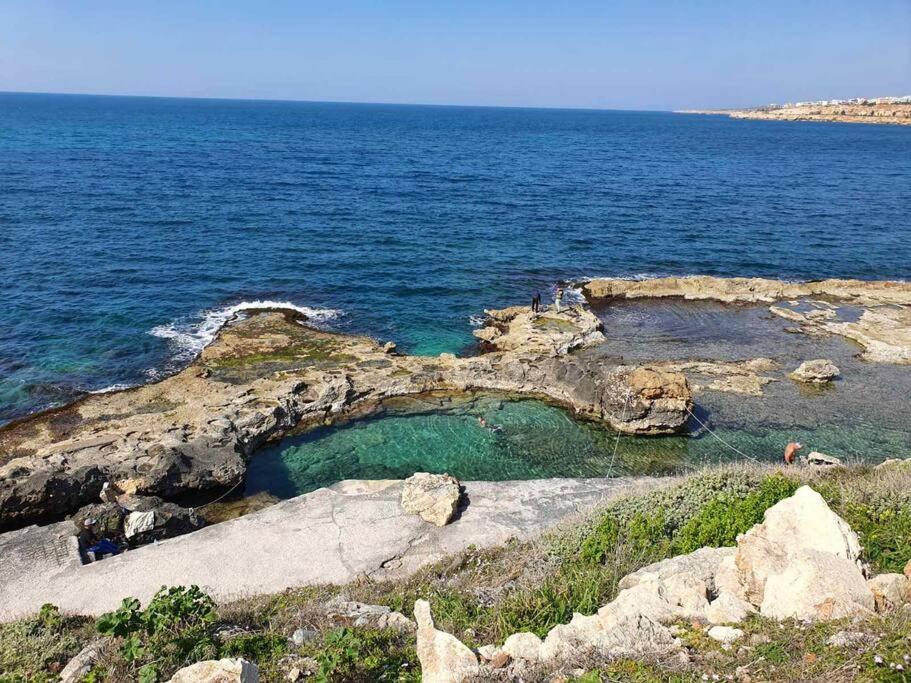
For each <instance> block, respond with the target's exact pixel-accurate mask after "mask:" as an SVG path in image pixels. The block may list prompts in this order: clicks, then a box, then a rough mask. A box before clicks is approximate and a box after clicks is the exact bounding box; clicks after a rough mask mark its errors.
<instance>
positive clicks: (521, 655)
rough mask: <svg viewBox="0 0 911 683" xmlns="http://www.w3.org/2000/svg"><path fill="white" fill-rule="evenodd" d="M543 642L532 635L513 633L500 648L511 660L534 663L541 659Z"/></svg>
mask: <svg viewBox="0 0 911 683" xmlns="http://www.w3.org/2000/svg"><path fill="white" fill-rule="evenodd" d="M543 645H544V642H543V641H542V640H541V639H540V638H538V636H536V635H535V634H534V633H513V634H512V635H511V636H509V638H507V639H506V642H505V643H503V647H502V648H501V649H502V650H503V652H505V653H506V654H508V655H509V656H510V657H512V658H513V659H521V660H526V661H531V662H535V661H537V660H538V659H540V658H541V647H542V646H543Z"/></svg>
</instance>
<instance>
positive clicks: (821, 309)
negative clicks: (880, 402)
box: [583, 276, 911, 365]
mask: <svg viewBox="0 0 911 683" xmlns="http://www.w3.org/2000/svg"><path fill="white" fill-rule="evenodd" d="M583 290H584V292H585V295H586V296H587V297H588V298H589V299H590V300H596V299H649V298H653V299H658V298H667V297H679V298H683V299H692V300H713V301H721V302H724V303H770V304H773V305H772V306H770V307H769V311H770V312H771V313H773V314H775V315H777V316H779V317H781V318H784V319H786V320H789V321H791V322H794V323H796V327H794V328H793V329H792V330H790V331H793V332H801V333H804V334H821V335H826V334H834V335H838V336H841V337H845V338H846V339H850V340H852V341H854V342H856V343H858V344H859V345H860V346H861V347H863V349H864V351H863V358H864V359H865V360H868V361H872V362H878V363H895V364H903V365H907V364H911V283H909V282H898V281H866V280H817V281H813V282H784V281H782V280H769V279H765V278H742V277H733V278H719V277H710V276H693V277H666V278H654V279H650V280H621V279H615V278H607V279H596V280H591V281H589V282H587V283H585V284H584V285H583ZM778 302H787V303H786V304H784V305H775V304H777V303H778ZM833 302H834V303H833ZM836 304H839V305H836ZM840 304H844V305H846V306H851V307H859V308H861V310H860V311H859V316H857V315H855V314H853V313H852V314H847V315H843V314H844V313H845V312H844V311H842V306H841V305H840ZM801 306H803V307H804V308H807V307H808V308H809V310H806V311H802V310H799V309H800V307H801Z"/></svg>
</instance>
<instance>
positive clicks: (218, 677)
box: [170, 659, 259, 683]
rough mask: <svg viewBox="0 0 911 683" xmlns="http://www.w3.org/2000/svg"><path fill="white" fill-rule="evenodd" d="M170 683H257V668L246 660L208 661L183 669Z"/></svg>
mask: <svg viewBox="0 0 911 683" xmlns="http://www.w3.org/2000/svg"><path fill="white" fill-rule="evenodd" d="M170 683H259V668H258V667H257V666H256V664H253V663H252V662H248V661H247V660H246V659H208V660H205V661H203V662H197V663H196V664H192V665H190V666H187V667H184V668H183V669H181V670H180V671H178V672H177V673H176V674H174V676H172V677H171V680H170Z"/></svg>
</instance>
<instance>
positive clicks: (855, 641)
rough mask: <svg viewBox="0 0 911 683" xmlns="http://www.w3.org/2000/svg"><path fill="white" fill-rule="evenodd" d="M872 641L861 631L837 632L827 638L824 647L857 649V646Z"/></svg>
mask: <svg viewBox="0 0 911 683" xmlns="http://www.w3.org/2000/svg"><path fill="white" fill-rule="evenodd" d="M872 640H874V639H873V638H871V637H870V636H869V635H867V634H866V633H862V632H861V631H839V632H838V633H836V634H834V635H832V636H830V637H829V639H828V640H827V641H826V645H831V646H832V647H840V648H844V647H857V646H858V645H864V644H866V643H869V642H871V641H872Z"/></svg>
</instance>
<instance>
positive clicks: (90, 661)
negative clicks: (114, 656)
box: [60, 638, 104, 683]
mask: <svg viewBox="0 0 911 683" xmlns="http://www.w3.org/2000/svg"><path fill="white" fill-rule="evenodd" d="M103 645H104V640H103V639H101V638H96V639H95V640H93V641H92V642H90V643H89V644H88V645H86V646H85V647H84V648H82V650H80V651H79V654H77V655H76V656H75V657H73V658H72V659H71V660H70V661H69V662H68V663H67V665H66V666H65V667H63V670H62V671H61V672H60V683H81V681H82V679H83V678H85V677H86V676H87V675H88V673H89V671H91V670H92V667H93V666H94V665H95V662H97V661H98V658H99V657H101V649H102V647H103Z"/></svg>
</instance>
